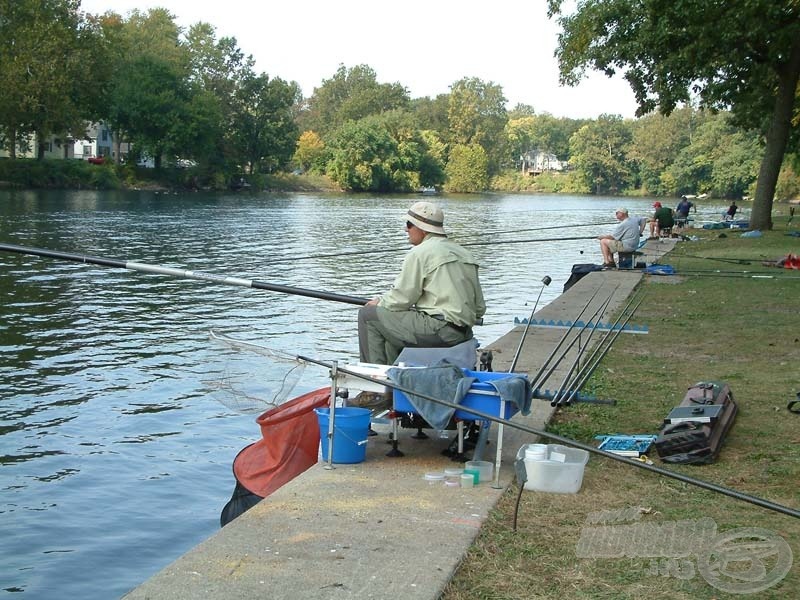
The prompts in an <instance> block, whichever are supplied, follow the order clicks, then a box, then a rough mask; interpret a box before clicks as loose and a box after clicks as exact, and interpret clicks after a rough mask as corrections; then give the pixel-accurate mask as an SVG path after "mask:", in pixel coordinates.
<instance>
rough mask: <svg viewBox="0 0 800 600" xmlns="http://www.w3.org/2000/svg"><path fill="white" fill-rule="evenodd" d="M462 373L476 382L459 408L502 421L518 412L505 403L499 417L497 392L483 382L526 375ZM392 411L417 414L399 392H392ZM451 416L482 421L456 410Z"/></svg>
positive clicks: (513, 406) (468, 371)
mask: <svg viewBox="0 0 800 600" xmlns="http://www.w3.org/2000/svg"><path fill="white" fill-rule="evenodd" d="M412 368H413V367H412ZM462 371H464V375H465V376H467V377H475V378H477V379H478V381H475V382H473V384H472V385H471V386H470V388H469V391H468V392H467V395H466V396H464V399H463V400H462V401H461V406H465V407H467V408H474V409H475V410H479V411H481V412H484V413H486V414H489V415H492V416H493V417H499V418H502V419H510V418H511V417H513V416H514V415H515V414H517V412H519V408H518V407H517V405H516V404H515V403H514V402H506V406H505V411H504V414H502V415H501V414H500V394H498V393H497V390H496V389H495V388H494V387H493V386H492V385H490V384H488V383H485V382H487V381H495V380H498V379H504V378H506V377H525V378H527V376H526V375H523V374H520V373H495V372H493V371H470V370H469V369H462ZM442 400H447V401H448V402H451V401H452V399H451V398H442ZM394 410H395V411H397V412H402V413H415V414H416V413H417V411H416V409H415V408H414V406H413V405H412V404H411V402H410V401H409V400H408V396H406V394H404V393H403V392H401V391H399V390H395V391H394ZM453 416H454V417H455V418H456V419H461V420H462V421H478V420H482V419H481V418H480V417H479V416H477V415H475V414H473V413H471V412H468V411H466V410H456V412H455V413H454V414H453Z"/></svg>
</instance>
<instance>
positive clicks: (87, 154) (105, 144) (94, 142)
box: [74, 123, 114, 160]
mask: <svg viewBox="0 0 800 600" xmlns="http://www.w3.org/2000/svg"><path fill="white" fill-rule="evenodd" d="M113 144H114V138H113V135H112V133H111V130H110V129H109V128H108V125H106V124H105V123H92V124H91V125H89V127H87V129H86V137H84V138H81V139H77V140H75V145H74V153H75V154H74V155H75V158H77V159H80V160H88V159H90V158H106V157H112V158H113V156H114V146H113Z"/></svg>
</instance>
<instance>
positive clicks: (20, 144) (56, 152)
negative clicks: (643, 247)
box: [0, 133, 73, 158]
mask: <svg viewBox="0 0 800 600" xmlns="http://www.w3.org/2000/svg"><path fill="white" fill-rule="evenodd" d="M38 147H39V138H38V136H37V135H36V134H35V133H32V134H30V135H27V136H25V137H24V138H23V139H22V140H21V141H20V140H18V141H17V153H16V156H17V158H36V156H37V154H36V152H37V149H38ZM9 156H11V154H10V153H9V152H8V150H6V149H5V148H0V158H7V157H9ZM44 158H73V150H72V138H71V137H66V139H65V137H64V136H56V135H51V136H48V138H47V139H46V140H45V142H44Z"/></svg>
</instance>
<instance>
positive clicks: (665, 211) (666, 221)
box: [653, 206, 675, 229]
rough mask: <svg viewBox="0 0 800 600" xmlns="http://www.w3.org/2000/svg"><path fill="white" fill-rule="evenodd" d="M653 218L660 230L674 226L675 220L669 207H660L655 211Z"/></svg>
mask: <svg viewBox="0 0 800 600" xmlns="http://www.w3.org/2000/svg"><path fill="white" fill-rule="evenodd" d="M653 218H654V219H655V220H656V221H658V226H659V228H660V229H664V228H666V227H672V226H673V225H675V219H674V218H673V216H672V209H671V208H670V207H669V206H662V207H661V208H659V209H656V212H655V214H654V215H653Z"/></svg>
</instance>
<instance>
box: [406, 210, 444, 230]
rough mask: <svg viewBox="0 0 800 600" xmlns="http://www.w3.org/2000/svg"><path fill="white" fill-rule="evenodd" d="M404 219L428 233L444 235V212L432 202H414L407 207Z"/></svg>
mask: <svg viewBox="0 0 800 600" xmlns="http://www.w3.org/2000/svg"><path fill="white" fill-rule="evenodd" d="M406 220H407V221H409V222H410V223H412V224H414V225H415V226H416V227H419V228H420V229H422V231H427V232H428V233H438V234H440V235H444V234H445V233H444V213H443V212H442V209H441V208H439V207H438V206H436V205H435V204H434V203H433V202H416V203H414V205H413V206H412V207H411V208H409V209H408V214H407V215H406Z"/></svg>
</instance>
